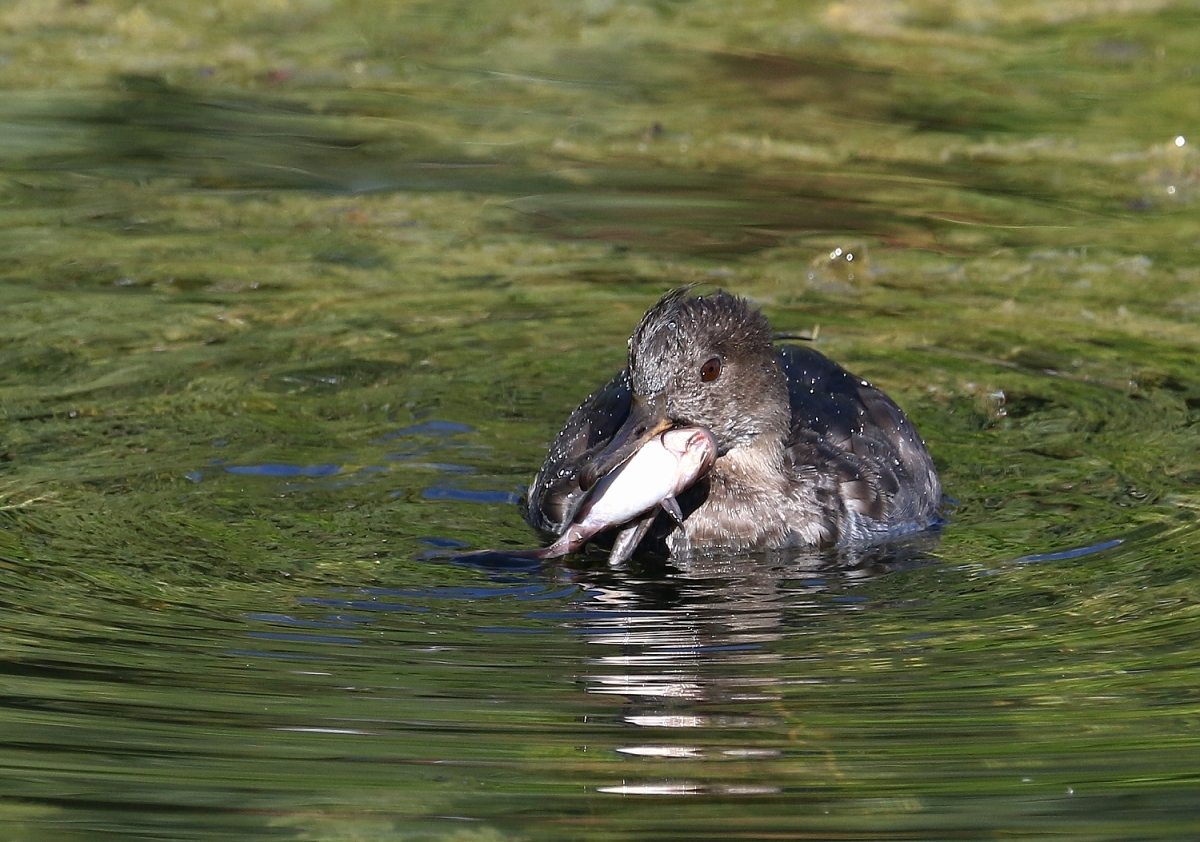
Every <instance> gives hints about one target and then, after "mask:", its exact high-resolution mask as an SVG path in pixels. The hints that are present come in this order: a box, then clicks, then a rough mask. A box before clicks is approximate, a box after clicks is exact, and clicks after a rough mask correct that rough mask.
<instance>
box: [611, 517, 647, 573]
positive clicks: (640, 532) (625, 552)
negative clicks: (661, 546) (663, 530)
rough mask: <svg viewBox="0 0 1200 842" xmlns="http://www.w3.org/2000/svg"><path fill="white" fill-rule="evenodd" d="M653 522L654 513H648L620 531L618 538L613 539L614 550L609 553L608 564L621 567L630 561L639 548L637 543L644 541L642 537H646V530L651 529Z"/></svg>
mask: <svg viewBox="0 0 1200 842" xmlns="http://www.w3.org/2000/svg"><path fill="white" fill-rule="evenodd" d="M652 523H654V515H647V516H646V517H644V518H642V519H641V520H635V521H634V522H633V523H631V524H629V525H628V526H626V527H625V528H624V529H622V530H621V531H620V532H618V533H617V538H616V540H615V541H613V545H612V551H611V552H610V553H609V554H608V566H609V567H620V566H621V565H622V564H624V563H625V562H627V561H629V559H630V557H631V556H632V555H633V551H634V550H636V549H637V545H638V544H640V543H642V539H643V538H645V537H646V532H647V531H649V529H650V524H652Z"/></svg>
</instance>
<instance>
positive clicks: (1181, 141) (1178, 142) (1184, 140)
mask: <svg viewBox="0 0 1200 842" xmlns="http://www.w3.org/2000/svg"><path fill="white" fill-rule="evenodd" d="M1185 143H1187V138H1186V137H1184V136H1183V135H1176V136H1175V145H1176V146H1178V147H1179V148H1180V149H1182V148H1183V145H1184V144H1185Z"/></svg>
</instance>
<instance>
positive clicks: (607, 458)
mask: <svg viewBox="0 0 1200 842" xmlns="http://www.w3.org/2000/svg"><path fill="white" fill-rule="evenodd" d="M673 426H675V425H674V423H673V422H672V421H671V419H670V418H668V417H667V402H666V400H664V398H663V396H662V395H656V396H655V397H653V398H651V399H649V400H646V399H644V398H639V397H637V396H636V395H635V396H634V398H633V405H632V406H631V407H630V408H629V417H628V418H626V419H625V423H624V424H622V425H621V429H619V430H617V434H616V435H615V436H613V439H612V441H610V442H609V443H608V447H606V448H604V450H602V451H600V452H599V453H598V454H596V456H595V457H594V458H593V459H592V461H591V462H589V463H588V464H587V466H586V467H585V468H584V469H583V471H582V472H581V473H580V475H579V485H580V487H581V488H583V490H584V491H587V490H588V489H589V488H591V487H592V486H593V485H595V484H596V483H597V482H599V481H600V479H601V478H602V477H604V476H607V475H608V474H609V473H611V472H612V471H614V470H616V469H617V468H619V467H620V466H621V465H623V464H625V461H626V460H627V459H629V457H630V456H632V455H633V454H635V453H637V452H638V450H640V449H641V447H642V445H644V444H645V443H646V442H648V441H650V439H652V438H654V437H655V436H657V435H658V434H659V433H661V432H663V431H665V430H669V429H671V428H672V427H673Z"/></svg>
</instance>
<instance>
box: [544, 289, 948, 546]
mask: <svg viewBox="0 0 1200 842" xmlns="http://www.w3.org/2000/svg"><path fill="white" fill-rule="evenodd" d="M628 348H629V354H628V362H627V364H626V365H625V367H624V368H623V369H622V370H621V371H619V372H618V373H617V374H616V375H614V376H613V377H612V379H610V380H609V381H608V382H607V383H605V384H604V385H602V386H600V387H599V388H598V389H596V390H595V391H593V392H592V393H591V394H590V395H589V396H588V397H587V398H586V399H585V400H584V401H583V403H581V404H580V405H579V407H578V408H577V409H576V410H575V411H574V412H572V413H571V415H570V416H569V417H568V418H567V420H566V423H565V424H564V425H563V428H562V430H561V431H560V432H559V433H558V435H557V436H556V437H555V439H554V441H553V443H552V444H551V446H550V448H549V451H548V452H547V455H546V458H545V461H544V463H543V464H542V467H541V469H540V470H539V471H538V473H537V475H536V477H535V478H534V480H533V483H532V484H531V485H530V487H529V491H528V494H527V496H526V498H525V499H524V501H523V504H522V513H523V515H524V517H525V520H526V521H527V522H528V523H529V525H530V526H532V527H533V528H534V529H536V530H537V531H538V532H539V533H541V534H542V536H543V537H544V538H546V539H548V540H555V539H558V538H559V537H561V536H562V535H563V534H564V532H566V530H567V529H568V528H569V527H570V526H571V524H572V522H573V520H574V518H575V516H576V514H577V513H578V511H579V509H580V507H581V506H582V505H583V503H584V501H585V500H586V499H587V498H588V495H589V493H590V492H591V491H592V489H594V488H595V487H596V485H597V483H599V482H600V480H602V479H603V478H604V477H605V476H607V475H608V474H610V473H611V472H612V471H614V470H616V469H618V468H619V467H620V466H621V465H623V464H624V463H625V462H626V461H627V460H629V459H630V457H631V456H633V455H634V454H635V453H637V452H638V450H639V449H640V448H642V447H643V446H644V445H646V444H647V442H650V441H651V440H652V439H654V437H655V436H658V435H660V434H662V433H663V432H665V431H667V430H672V429H676V428H682V427H694V428H701V429H703V430H707V431H708V432H710V433H711V435H712V437H713V439H714V440H715V445H716V455H715V459H713V460H711V464H710V466H709V467H708V469H707V471H706V472H705V473H704V474H703V476H701V477H699V478H698V479H697V480H696V481H695V482H694V483H693V484H692V485H691V486H690V487H689V488H687V489H686V490H685V491H683V492H682V493H680V494H678V495H677V498H676V502H677V504H678V510H677V511H676V512H675V516H672V517H665V516H663V515H664V513H663V512H662V511H660V510H655V511H653V512H651V513H649V514H647V515H645V516H644V517H643V518H642V520H639V521H637V522H635V523H631V524H615V525H614V527H613V529H611V530H609V534H608V535H607V538H608V539H609V540H610V541H612V543H613V555H612V556H610V562H612V563H613V564H618V563H621V562H623V561H625V560H626V559H628V558H629V557H630V556H631V555H632V553H633V551H634V550H635V549H637V548H638V547H639V546H644V548H647V549H650V550H652V551H656V552H661V553H666V554H669V555H670V556H672V557H676V556H687V555H689V554H695V553H699V552H732V553H736V552H746V551H760V550H785V549H789V548H807V549H813V550H821V549H826V548H839V549H845V548H855V547H867V546H872V545H877V544H880V543H881V542H887V541H890V540H894V539H897V538H899V537H901V536H906V535H910V534H912V533H915V532H918V531H920V530H927V529H931V528H934V527H936V526H937V525H938V524H939V523H940V516H939V509H940V507H941V502H942V491H941V483H940V480H939V478H938V473H937V469H936V467H935V466H934V462H933V459H932V457H931V456H930V453H929V450H928V448H927V446H926V444H925V442H924V440H923V439H922V438H921V436H920V435H919V434H918V433H917V430H916V428H915V427H914V426H913V424H912V422H911V421H910V420H909V419H908V416H906V415H905V414H904V412H903V411H902V410H901V409H900V407H899V406H897V404H896V403H895V402H894V401H893V400H892V399H891V398H889V397H888V396H887V395H886V394H885V393H884V392H883V391H882V390H880V389H879V388H877V387H876V386H873V385H872V384H871V383H869V382H868V381H867V380H864V379H862V378H860V377H857V376H855V375H853V374H851V373H850V372H848V371H847V370H846V369H844V368H842V367H841V366H840V365H838V364H837V363H835V362H833V361H832V360H830V359H828V358H827V357H825V356H824V355H822V354H821V353H819V352H818V351H816V350H815V349H813V348H811V347H806V346H800V345H795V344H782V343H779V344H777V343H776V337H775V336H774V335H773V334H772V331H771V327H770V324H769V323H768V321H767V318H766V316H764V315H763V313H762V312H761V311H760V310H758V309H756V308H754V307H753V306H751V305H750V303H749V302H748V301H747V300H746V299H745V298H742V297H739V296H736V295H733V294H731V293H728V292H725V291H723V290H718V291H716V292H714V293H710V294H693V290H692V288H690V287H684V288H680V289H674V290H671V291H669V292H667V293H666V294H665V295H663V296H662V297H661V298H660V299H659V300H658V302H657V303H655V304H654V305H653V306H652V307H651V308H650V309H649V310H647V311H646V314H645V315H644V316H643V317H642V319H641V321H640V322H639V323H638V325H637V327H636V328H635V329H634V331H633V333H632V335H631V336H630V338H629V343H628ZM601 537H604V536H601Z"/></svg>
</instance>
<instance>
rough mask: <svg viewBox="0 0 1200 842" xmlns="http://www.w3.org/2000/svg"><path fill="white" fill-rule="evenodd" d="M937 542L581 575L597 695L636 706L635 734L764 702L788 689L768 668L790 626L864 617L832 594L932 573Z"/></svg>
mask: <svg viewBox="0 0 1200 842" xmlns="http://www.w3.org/2000/svg"><path fill="white" fill-rule="evenodd" d="M935 543H936V537H935V536H930V535H928V534H923V535H922V536H920V537H919V538H918V539H915V540H912V541H909V542H906V543H903V544H893V545H889V546H888V547H886V548H880V547H875V548H871V549H870V550H868V551H858V552H854V551H849V550H843V551H841V552H816V551H796V552H791V553H787V554H784V553H779V552H775V553H759V554H744V555H736V556H730V555H717V554H708V555H700V554H697V555H694V556H691V557H688V558H683V559H673V560H671V561H669V562H668V561H662V560H643V561H641V562H640V563H636V564H634V565H632V566H630V567H629V568H628V569H621V570H610V569H607V568H606V569H604V570H598V571H589V570H586V569H585V570H582V571H577V575H578V582H579V584H581V585H582V586H583V587H584V589H585V592H586V593H587V595H588V596H589V597H590V599H589V600H587V601H586V602H585V603H583V604H584V605H585V606H586V608H585V610H584V611H583V613H582V614H581V615H578V617H579V619H578V620H576V622H575V628H576V631H577V632H578V633H579V634H581V635H583V636H584V637H585V639H586V640H587V642H588V643H589V644H592V645H595V646H597V647H600V648H599V649H598V650H597V652H596V654H595V655H594V656H592V657H591V658H589V659H588V661H587V674H586V677H585V681H586V686H587V689H588V691H589V692H591V693H601V694H606V695H617V696H624V697H626V698H627V699H628V700H629V711H628V713H627V715H626V716H625V719H626V721H627V722H630V723H631V724H637V725H646V724H651V723H653V724H655V725H660V726H661V725H664V724H670V725H672V726H674V727H685V726H687V725H688V724H689V723H693V722H694V724H695V725H703V724H705V723H706V722H707V721H708V718H707V717H703V716H700V717H697V716H694V715H690V714H687V713H683V712H682V711H683V710H684V709H685V708H687V707H688V706H689V703H704V706H705V707H713V706H719V705H722V704H723V703H729V702H734V703H743V702H755V701H765V700H768V699H771V698H774V697H775V695H776V694H775V693H774V691H773V689H772V688H773V686H774V685H775V682H776V681H777V680H778V679H777V678H775V677H773V675H772V671H771V670H769V669H767V670H764V669H762V665H763V664H769V663H773V662H776V661H779V660H780V659H781V658H782V657H783V655H782V654H781V652H780V650H779V649H778V648H777V647H773V646H772V645H771V644H772V643H773V642H774V641H777V640H779V639H780V638H781V637H783V636H784V635H785V634H786V633H787V630H788V628H789V626H790V625H796V624H797V623H800V622H804V621H811V620H813V619H815V618H816V617H818V616H820V615H822V614H824V613H827V612H829V611H831V610H847V609H848V608H849V609H853V608H854V603H852V602H851V603H835V602H832V601H831V599H830V596H831V594H833V593H840V592H841V591H843V590H845V589H846V588H847V587H850V586H851V585H853V584H854V583H856V582H859V581H862V580H865V579H867V578H870V577H873V576H878V575H880V574H883V573H886V572H888V571H891V570H895V569H898V568H903V567H910V566H914V565H919V564H923V563H930V562H931V560H932V556H931V555H930V554H929V553H930V550H932V548H933V546H934V544H935Z"/></svg>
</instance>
